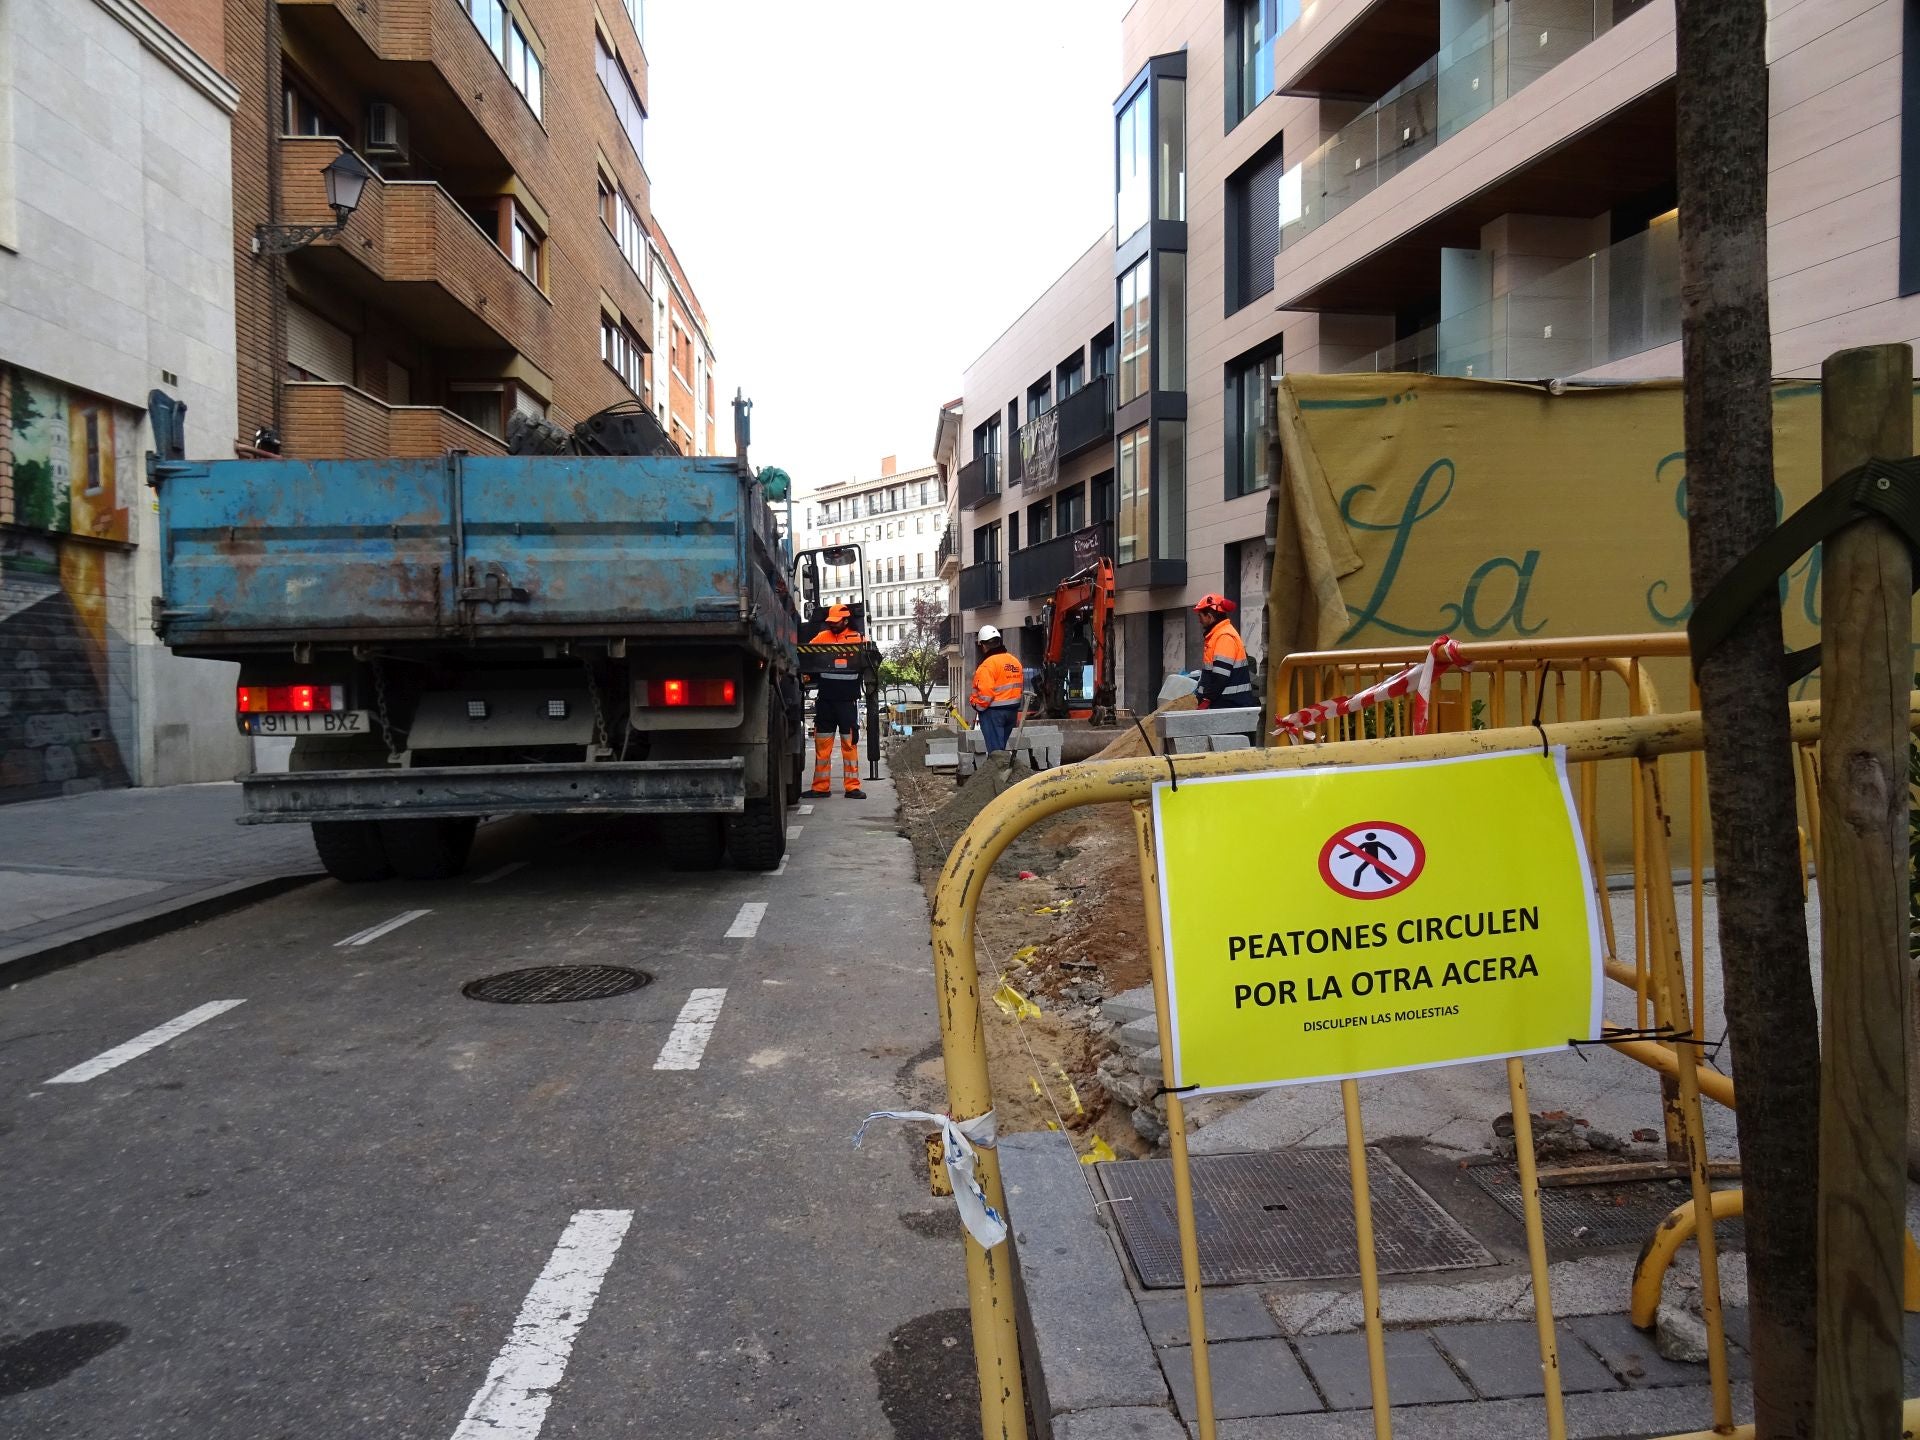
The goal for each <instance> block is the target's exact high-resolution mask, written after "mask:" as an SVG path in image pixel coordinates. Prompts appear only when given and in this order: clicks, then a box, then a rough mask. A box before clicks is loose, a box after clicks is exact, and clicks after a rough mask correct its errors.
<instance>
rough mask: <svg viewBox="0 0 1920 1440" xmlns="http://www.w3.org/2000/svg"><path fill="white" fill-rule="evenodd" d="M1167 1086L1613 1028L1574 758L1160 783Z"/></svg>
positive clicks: (1347, 1070)
mask: <svg viewBox="0 0 1920 1440" xmlns="http://www.w3.org/2000/svg"><path fill="white" fill-rule="evenodd" d="M1153 808H1154V841H1155V845H1156V847H1157V849H1158V853H1159V862H1160V906H1161V925H1162V928H1163V931H1164V935H1165V941H1166V954H1167V971H1168V974H1167V993H1168V1000H1169V1003H1170V1009H1171V1029H1172V1032H1173V1033H1172V1035H1171V1037H1170V1039H1169V1043H1170V1044H1171V1045H1172V1046H1173V1073H1174V1084H1175V1086H1176V1087H1179V1088H1182V1089H1188V1088H1191V1089H1192V1090H1194V1091H1195V1092H1197V1093H1201V1094H1206V1093H1212V1092H1218V1091H1227V1090H1251V1089H1260V1088H1263V1087H1266V1086H1272V1085H1293V1084H1302V1083H1305V1082H1308V1081H1314V1080H1344V1079H1351V1078H1355V1077H1358V1076H1362V1075H1382V1074H1389V1073H1393V1072H1396V1071H1401V1070H1424V1069H1431V1068H1434V1067H1437V1066H1441V1065H1460V1064H1465V1063H1467V1062H1469V1061H1474V1060H1493V1059H1501V1058H1505V1057H1508V1056H1514V1055H1535V1054H1540V1053H1543V1052H1545V1051H1550V1050H1559V1049H1563V1048H1565V1046H1566V1045H1567V1043H1568V1041H1569V1040H1573V1039H1582V1040H1590V1039H1597V1038H1598V1036H1599V1034H1600V994H1601V982H1602V973H1603V972H1602V969H1601V964H1602V961H1603V959H1604V957H1605V951H1604V948H1603V946H1602V944H1601V939H1600V923H1599V912H1598V910H1597V908H1596V902H1595V899H1594V890H1593V876H1592V871H1591V869H1590V867H1589V865H1588V861H1587V851H1586V846H1585V845H1584V844H1583V843H1582V842H1581V838H1580V826H1579V821H1578V817H1577V816H1576V814H1575V811H1574V806H1573V792H1572V790H1571V789H1570V788H1569V786H1568V784H1567V764H1566V754H1565V751H1564V750H1555V751H1554V752H1553V754H1552V755H1550V756H1549V755H1543V754H1541V753H1540V752H1539V751H1524V752H1514V753H1511V754H1503V755H1480V756H1473V757H1469V758H1464V759H1458V760H1437V761H1431V762H1425V763H1418V764H1402V765H1375V766H1365V767H1357V768H1354V769H1339V770H1335V769H1325V770H1294V771H1287V772H1284V773H1281V774H1276V775H1246V776H1222V777H1219V778H1216V779H1206V780H1187V781H1182V782H1181V784H1180V787H1179V788H1178V789H1177V790H1175V789H1173V788H1172V787H1171V786H1169V785H1166V784H1161V785H1158V786H1156V787H1155V789H1154V795H1153Z"/></svg>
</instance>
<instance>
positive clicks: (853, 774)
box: [801, 605, 867, 800]
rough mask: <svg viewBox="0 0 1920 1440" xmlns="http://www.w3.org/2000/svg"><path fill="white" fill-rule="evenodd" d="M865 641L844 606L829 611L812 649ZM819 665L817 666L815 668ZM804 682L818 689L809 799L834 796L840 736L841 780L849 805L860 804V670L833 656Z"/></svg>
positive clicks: (831, 608)
mask: <svg viewBox="0 0 1920 1440" xmlns="http://www.w3.org/2000/svg"><path fill="white" fill-rule="evenodd" d="M862 639H863V637H862V636H861V634H860V632H859V631H858V630H855V629H854V628H853V612H852V611H851V610H849V609H848V608H847V607H846V606H844V605H829V606H828V607H827V625H826V629H824V630H822V631H821V632H820V633H819V634H818V635H815V636H814V637H813V639H812V640H810V641H808V642H807V643H808V644H810V645H858V644H859V643H860V642H861V640H862ZM815 663H819V662H815ZM801 678H802V679H803V680H805V681H808V682H810V683H812V684H814V685H815V686H816V687H817V689H816V691H815V694H814V701H813V793H814V794H815V795H831V794H833V737H834V734H835V733H836V732H838V734H839V736H840V774H841V780H842V782H843V783H844V784H845V786H846V795H847V799H849V800H864V799H866V798H867V792H866V791H864V790H862V789H861V788H860V667H859V665H858V664H856V663H855V662H854V661H853V660H851V659H849V658H848V657H847V656H845V655H836V656H834V657H833V659H832V660H831V661H829V662H827V663H826V664H824V665H823V667H822V668H821V669H820V671H819V672H818V673H816V674H809V675H803V676H802V677H801Z"/></svg>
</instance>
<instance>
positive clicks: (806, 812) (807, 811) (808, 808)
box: [796, 805, 813, 815]
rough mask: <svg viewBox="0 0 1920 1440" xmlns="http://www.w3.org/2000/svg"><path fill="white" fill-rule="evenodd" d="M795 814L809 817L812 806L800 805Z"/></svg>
mask: <svg viewBox="0 0 1920 1440" xmlns="http://www.w3.org/2000/svg"><path fill="white" fill-rule="evenodd" d="M796 813H797V814H801V815H811V814H812V813H813V806H811V805H802V806H801V807H800V808H799V810H798V811H797V812H796Z"/></svg>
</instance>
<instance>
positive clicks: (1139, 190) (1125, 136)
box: [1113, 86, 1152, 244]
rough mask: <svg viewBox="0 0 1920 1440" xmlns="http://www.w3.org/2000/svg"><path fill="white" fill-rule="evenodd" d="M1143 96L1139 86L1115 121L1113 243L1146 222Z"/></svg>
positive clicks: (1148, 157)
mask: <svg viewBox="0 0 1920 1440" xmlns="http://www.w3.org/2000/svg"><path fill="white" fill-rule="evenodd" d="M1147 95H1148V91H1147V89H1146V87H1145V86H1142V87H1141V90H1140V93H1139V94H1138V95H1136V96H1134V97H1133V99H1132V100H1130V101H1128V102H1127V106H1126V108H1125V109H1123V110H1122V111H1121V112H1120V116H1119V119H1118V121H1117V122H1116V139H1115V145H1114V151H1115V154H1114V159H1115V169H1114V174H1115V189H1114V226H1113V238H1114V242H1115V243H1116V244H1125V243H1126V241H1127V240H1129V239H1131V238H1132V236H1133V233H1134V232H1135V231H1136V230H1138V229H1139V228H1140V227H1141V226H1142V225H1144V224H1146V223H1147V212H1148V207H1149V203H1150V199H1151V197H1150V196H1149V194H1148V189H1149V187H1150V185H1151V181H1150V178H1149V172H1150V170H1151V169H1152V149H1151V143H1152V142H1151V138H1150V136H1149V135H1148V123H1149V120H1150V119H1151V116H1150V115H1149V113H1148V112H1149V110H1150V109H1151V106H1150V105H1149V104H1148V100H1147Z"/></svg>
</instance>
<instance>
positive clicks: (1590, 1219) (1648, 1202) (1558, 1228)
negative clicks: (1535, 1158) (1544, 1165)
mask: <svg viewBox="0 0 1920 1440" xmlns="http://www.w3.org/2000/svg"><path fill="white" fill-rule="evenodd" d="M1467 1174H1468V1175H1469V1176H1471V1177H1472V1179H1473V1183H1474V1184H1476V1185H1478V1186H1479V1187H1480V1188H1481V1189H1482V1190H1484V1191H1486V1192H1487V1194H1488V1195H1490V1196H1492V1197H1493V1199H1494V1200H1495V1201H1497V1202H1498V1203H1499V1205H1500V1208H1501V1209H1502V1210H1505V1211H1506V1212H1507V1213H1508V1214H1509V1215H1511V1216H1512V1217H1513V1218H1514V1219H1515V1220H1517V1221H1519V1222H1520V1224H1521V1225H1523V1226H1524V1225H1525V1224H1526V1223H1527V1212H1526V1208H1525V1207H1524V1206H1523V1205H1522V1204H1521V1203H1520V1172H1519V1171H1518V1170H1516V1169H1514V1167H1513V1165H1512V1164H1511V1162H1509V1161H1506V1160H1481V1161H1478V1162H1476V1163H1474V1164H1471V1165H1469V1166H1467ZM1715 1188H1716V1189H1717V1188H1719V1187H1718V1186H1716V1187H1715ZM1692 1196H1693V1191H1692V1190H1691V1189H1690V1188H1689V1187H1688V1184H1687V1182H1686V1181H1685V1180H1628V1181H1623V1182H1621V1183H1619V1184H1610V1185H1542V1186H1541V1187H1540V1223H1541V1225H1542V1226H1543V1227H1544V1228H1545V1230H1546V1236H1547V1244H1549V1245H1553V1246H1559V1247H1561V1248H1565V1249H1573V1250H1596V1249H1604V1248H1606V1247H1608V1246H1612V1245H1644V1244H1645V1243H1646V1242H1647V1239H1648V1237H1650V1236H1651V1235H1652V1234H1653V1232H1654V1231H1655V1230H1657V1229H1659V1228H1660V1222H1661V1221H1662V1220H1665V1219H1666V1218H1667V1216H1668V1215H1670V1214H1672V1213H1673V1211H1674V1209H1675V1208H1676V1207H1677V1206H1680V1205H1684V1204H1686V1202H1687V1201H1688V1200H1689V1199H1691V1198H1692ZM1714 1236H1715V1237H1716V1238H1717V1239H1718V1240H1719V1241H1720V1245H1721V1248H1722V1249H1726V1248H1728V1247H1731V1246H1739V1245H1742V1244H1744V1243H1745V1240H1746V1231H1745V1229H1744V1228H1743V1227H1742V1226H1741V1224H1740V1222H1739V1221H1738V1220H1722V1221H1720V1222H1719V1223H1718V1224H1717V1225H1716V1226H1715V1227H1714Z"/></svg>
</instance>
